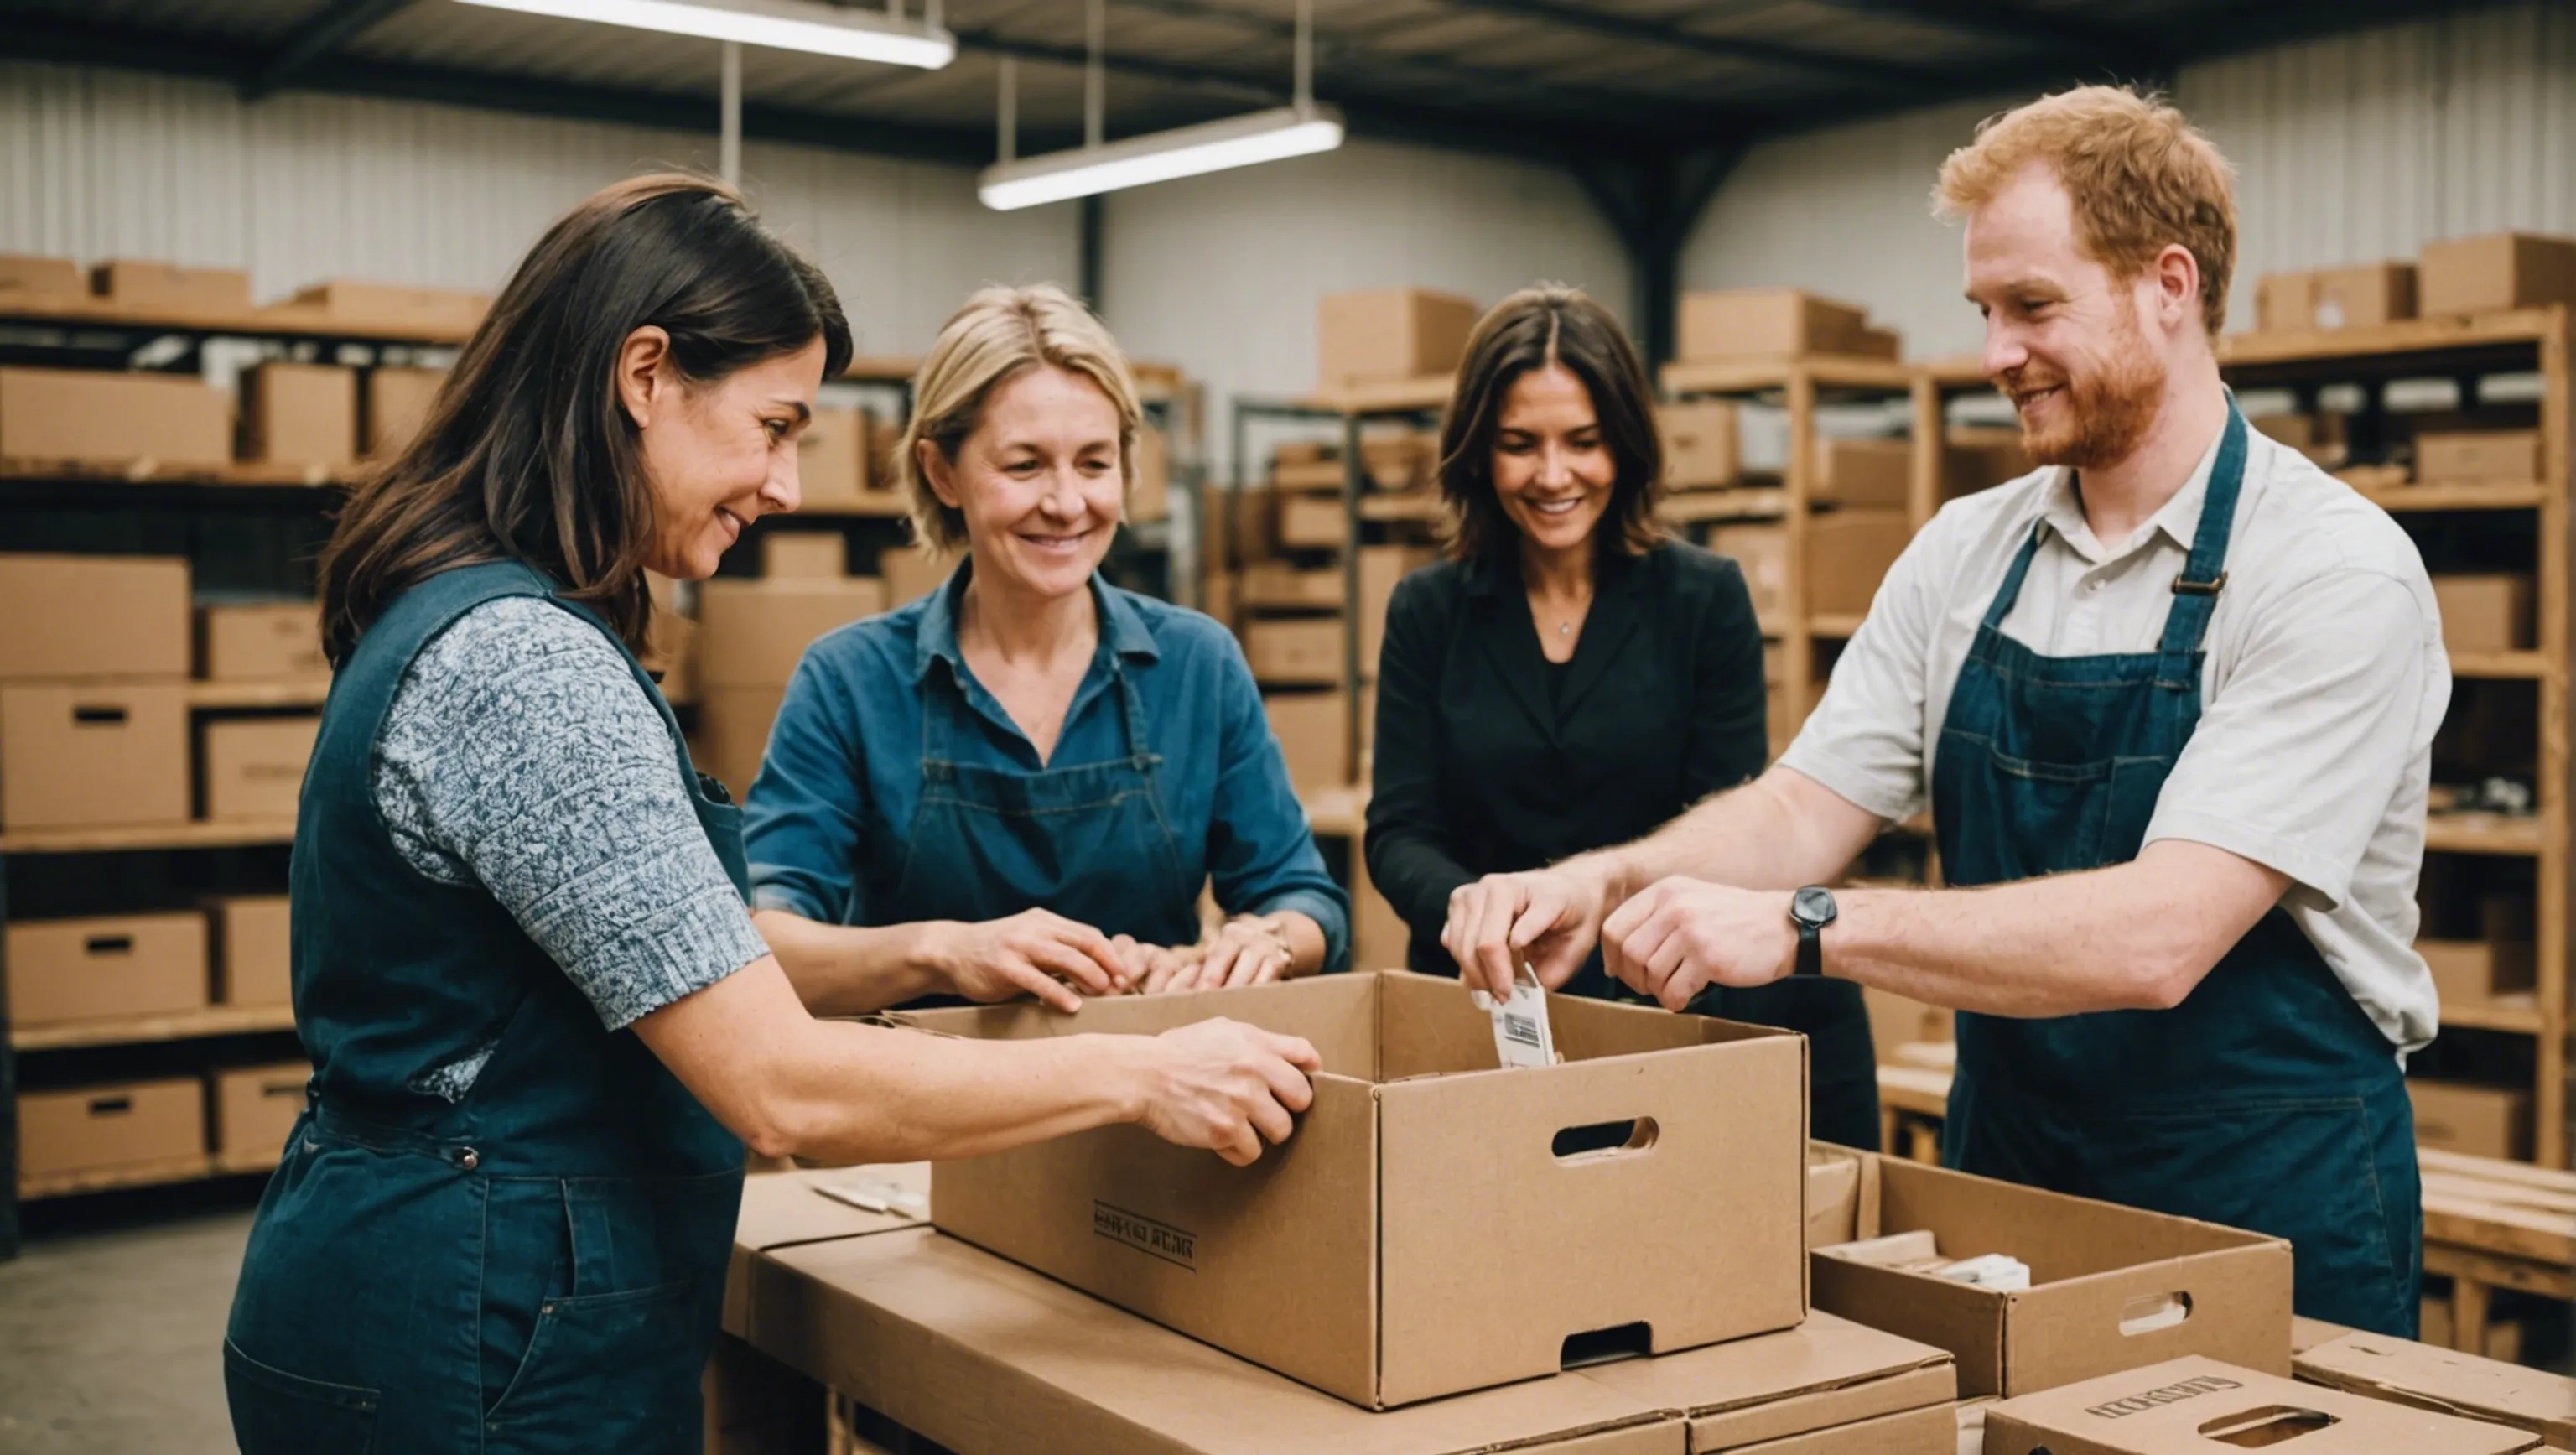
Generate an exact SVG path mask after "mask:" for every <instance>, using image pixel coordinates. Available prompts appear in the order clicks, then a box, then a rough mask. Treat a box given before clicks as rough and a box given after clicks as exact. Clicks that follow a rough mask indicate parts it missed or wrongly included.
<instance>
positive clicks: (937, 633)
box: [744, 563, 1350, 970]
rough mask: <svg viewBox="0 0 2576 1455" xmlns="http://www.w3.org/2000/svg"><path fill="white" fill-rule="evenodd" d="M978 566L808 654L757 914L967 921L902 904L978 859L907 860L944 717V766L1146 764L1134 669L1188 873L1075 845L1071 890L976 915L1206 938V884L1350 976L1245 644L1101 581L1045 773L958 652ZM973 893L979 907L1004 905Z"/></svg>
mask: <svg viewBox="0 0 2576 1455" xmlns="http://www.w3.org/2000/svg"><path fill="white" fill-rule="evenodd" d="M970 570H971V563H970V564H969V566H967V567H961V568H960V569H959V570H958V571H957V572H956V573H955V574H954V575H952V576H951V577H950V578H949V580H948V582H947V584H946V585H944V586H942V587H941V588H940V589H939V590H937V591H933V592H932V593H930V594H929V595H928V596H926V597H923V598H922V599H921V600H919V601H915V602H913V603H911V604H910V605H907V606H903V607H900V608H898V609H896V610H894V611H891V612H888V613H886V614H885V615H882V616H874V617H869V618H868V619H866V620H864V621H858V622H853V623H851V624H850V625H848V626H845V627H842V628H840V629H838V630H836V631H833V632H831V633H829V634H827V635H825V636H823V637H822V638H820V639H818V640H817V641H816V642H815V643H814V644H813V645H812V646H811V647H809V648H807V649H806V652H805V656H804V660H803V661H801V662H800V663H798V664H797V668H796V675H795V677H794V679H793V680H792V681H790V682H789V683H788V685H787V693H786V697H785V700H784V701H783V702H782V703H781V704H780V706H779V710H778V720H777V723H776V725H775V726H774V727H772V728H771V729H770V737H769V751H768V753H767V754H766V755H765V756H764V757H763V759H762V761H761V766H760V776H759V777H758V778H757V779H756V780H755V781H754V782H753V784H752V788H751V793H750V795H749V801H748V803H747V804H746V807H745V820H744V837H745V841H746V847H747V849H748V852H749V856H750V860H751V883H752V891H751V899H752V904H753V906H754V907H755V908H760V909H777V910H785V911H787V912H789V913H791V914H797V915H802V916H804V917H805V918H807V919H812V920H818V921H821V922H823V923H826V924H835V923H837V924H853V925H884V924H896V923H902V922H905V921H908V920H917V919H933V918H952V917H960V916H956V915H951V914H944V913H937V912H932V913H924V912H923V907H922V906H921V905H920V904H918V903H896V902H893V901H894V899H895V898H896V887H897V885H899V884H901V883H903V882H904V880H905V876H906V873H907V871H908V870H909V871H910V872H911V874H912V880H913V883H914V884H915V885H921V884H924V883H931V884H939V883H942V882H944V881H943V879H942V876H950V875H953V876H966V877H971V876H974V875H975V874H976V866H975V865H974V864H972V863H957V864H954V865H950V864H929V865H922V864H913V863H911V862H910V861H911V860H912V858H913V857H914V855H913V834H912V830H913V827H914V824H915V815H916V814H917V813H918V812H919V811H920V809H921V806H922V800H923V796H924V787H925V783H926V781H927V778H928V773H927V771H926V769H925V764H924V759H925V756H926V753H925V749H926V747H927V738H928V736H929V734H930V732H931V731H932V730H933V729H932V723H933V721H934V719H936V720H937V721H938V722H939V723H941V724H945V725H946V726H944V727H942V728H940V729H938V730H939V731H941V732H942V734H943V735H944V736H946V737H947V738H948V741H947V743H946V745H945V750H944V756H945V758H946V759H947V760H949V761H954V762H956V763H959V764H963V765H968V766H971V767H973V768H976V769H981V770H998V771H1000V772H1003V773H1011V772H1018V773H1025V774H1032V775H1034V774H1036V773H1039V772H1042V771H1045V770H1047V769H1050V768H1061V767H1065V766H1068V765H1085V764H1103V763H1111V762H1112V761H1113V760H1121V759H1126V758H1128V757H1129V756H1130V753H1131V747H1130V744H1129V743H1128V741H1127V725H1126V722H1125V713H1124V711H1123V703H1122V697H1121V693H1120V691H1119V683H1118V678H1119V676H1120V675H1121V674H1124V675H1125V677H1126V678H1127V679H1128V681H1129V682H1130V683H1132V685H1133V687H1134V689H1135V691H1136V694H1137V697H1138V699H1139V702H1140V705H1141V707H1142V709H1143V713H1142V718H1143V730H1144V733H1145V736H1146V738H1147V741H1146V742H1145V743H1144V744H1141V745H1138V749H1139V750H1141V751H1145V752H1150V753H1151V754H1153V755H1156V756H1157V757H1159V759H1160V762H1159V764H1158V766H1157V767H1156V768H1155V769H1154V774H1153V777H1154V786H1155V793H1156V795H1157V797H1158V799H1159V813H1160V818H1161V827H1162V829H1163V830H1164V831H1166V832H1168V834H1169V836H1170V839H1171V846H1172V849H1173V851H1174V852H1173V855H1172V858H1173V859H1175V860H1176V861H1177V863H1176V865H1175V866H1173V867H1176V868H1177V875H1175V874H1174V873H1172V872H1171V871H1170V869H1169V868H1166V867H1163V866H1160V865H1157V864H1155V863H1152V862H1148V858H1149V856H1133V857H1126V856H1112V857H1110V858H1108V859H1107V861H1104V859H1103V857H1102V856H1098V855H1086V854H1084V853H1081V852H1078V851H1077V847H1078V846H1075V845H1073V844H1071V843H1068V845H1067V849H1068V852H1067V853H1066V854H1065V855H1064V856H1063V859H1062V862H1061V863H1060V864H1059V865H1058V866H1057V867H1056V870H1055V872H1056V873H1057V874H1058V875H1059V876H1060V887H1059V888H1058V889H1057V890H1056V891H1054V892H1052V893H1050V894H1045V895H1040V896H1038V897H1036V898H1035V899H1034V901H1033V902H1031V903H1017V902H998V903H986V904H984V905H982V906H980V907H981V908H984V909H987V910H989V911H991V913H988V914H986V915H984V916H983V917H988V918H989V917H999V916H1000V915H1005V914H1011V913H1016V912H1017V911H1019V910H1021V909H1028V908H1054V909H1059V912H1062V910H1061V905H1062V904H1064V903H1069V902H1073V901H1081V902H1085V903H1087V904H1090V905H1103V904H1106V905H1110V906H1113V907H1114V908H1113V909H1112V910H1111V911H1110V912H1107V913H1100V914H1096V915H1092V916H1083V915H1075V916H1073V917H1075V918H1088V919H1089V920H1090V922H1091V923H1093V924H1095V925H1096V926H1097V927H1098V928H1099V929H1100V930H1102V931H1103V932H1105V933H1108V934H1112V935H1116V934H1130V935H1134V936H1135V937H1136V938H1138V939H1140V940H1145V941H1148V942H1150V943H1155V944H1188V943H1191V942H1193V941H1195V940H1196V939H1197V938H1198V933H1199V931H1198V911H1197V897H1198V890H1199V887H1200V886H1201V885H1202V884H1206V883H1208V882H1209V881H1210V880H1211V879H1212V880H1213V887H1214V890H1215V895H1216V902H1217V904H1218V906H1219V907H1220V908H1222V909H1224V910H1225V911H1226V912H1228V913H1230V914H1238V913H1239V914H1270V913H1274V912H1277V911H1281V910H1296V911H1298V912H1299V913H1302V914H1304V915H1306V916H1308V917H1309V918H1311V919H1313V920H1314V921H1315V923H1316V924H1317V925H1319V926H1321V927H1322V929H1323V932H1324V944H1325V966H1326V968H1327V969H1332V970H1339V969H1342V968H1344V966H1345V965H1346V964H1347V963H1348V959H1349V954H1350V901H1349V898H1348V897H1347V896H1346V895H1345V894H1344V893H1343V891H1342V889H1341V886H1339V885H1338V884H1335V883H1334V882H1333V879H1332V876H1330V875H1329V874H1327V873H1326V872H1325V871H1324V861H1323V856H1322V855H1321V854H1320V853H1318V852H1317V851H1316V848H1315V841H1314V837H1313V835H1312V834H1311V833H1309V832H1308V830H1307V827H1306V816H1305V811H1304V810H1303V809H1302V808H1301V807H1300V806H1299V805H1298V802H1297V796H1296V793H1295V791H1294V790H1293V789H1291V788H1290V787H1289V783H1288V767H1287V763H1286V760H1285V759H1283V758H1282V757H1281V755H1280V751H1279V743H1278V740H1277V739H1276V738H1274V737H1273V736H1271V733H1270V725H1269V720H1268V718H1267V717H1266V716H1264V714H1263V712H1262V708H1261V693H1260V689H1259V688H1258V687H1256V686H1255V685H1254V683H1253V680H1252V670H1251V668H1250V667H1249V666H1248V665H1246V663H1245V662H1244V659H1243V652H1242V649H1241V648H1240V647H1239V646H1237V645H1236V643H1235V640H1234V638H1233V636H1232V635H1231V634H1229V633H1228V632H1227V631H1226V630H1225V628H1224V627H1222V626H1220V625H1218V624H1217V623H1216V622H1215V621H1214V620H1212V619H1210V618H1209V617H1206V616H1203V615H1201V614H1199V613H1198V612H1195V611H1189V610H1185V609H1183V608H1180V607H1176V606H1172V605H1169V604H1167V603H1164V602H1160V601H1156V600H1153V599H1152V598H1150V597H1144V596H1138V595H1136V594H1134V593H1132V592H1128V591H1122V590H1119V589H1118V588H1116V587H1113V586H1110V585H1108V584H1107V583H1106V582H1104V581H1101V580H1100V579H1098V578H1097V577H1095V578H1094V579H1093V582H1092V599H1093V600H1094V602H1095V603H1097V605H1098V608H1099V612H1100V649H1099V653H1098V655H1097V656H1096V657H1095V658H1094V659H1093V661H1092V664H1091V668H1090V670H1089V671H1088V672H1086V673H1085V674H1084V676H1083V679H1082V683H1081V685H1080V686H1079V687H1078V688H1077V689H1076V690H1075V692H1074V697H1073V704H1072V706H1071V708H1070V709H1068V711H1067V712H1066V715H1065V722H1064V728H1063V730H1062V732H1061V733H1060V734H1059V735H1058V738H1057V741H1056V748H1055V754H1054V757H1053V758H1052V759H1051V760H1047V761H1045V762H1042V761H1041V760H1040V758H1039V756H1038V752H1037V749H1036V747H1035V745H1033V744H1032V743H1030V742H1029V740H1028V738H1027V736H1026V735H1024V734H1023V733H1022V732H1021V731H1020V730H1019V728H1018V726H1017V725H1016V724H1014V723H1013V722H1012V721H1011V717H1010V714H1009V713H1008V712H1007V711H1005V710H1004V709H1003V707H1002V705H1001V703H1000V701H999V700H998V699H996V698H995V697H994V696H993V694H992V693H991V692H990V691H989V690H988V689H986V688H985V686H984V685H983V684H982V683H981V682H978V681H977V680H975V674H974V672H973V671H972V670H971V669H970V668H968V666H967V665H966V659H965V656H964V654H963V652H961V651H960V650H959V647H958V644H957V608H958V603H959V601H960V599H961V598H962V596H963V593H964V591H965V589H966V582H967V579H968V573H969V571H970ZM945 882H955V881H953V880H950V881H945ZM963 888H964V890H965V892H966V894H967V897H969V898H970V899H971V898H974V897H975V896H977V895H980V894H988V893H989V891H988V890H986V889H984V888H983V887H981V886H975V885H966V886H963ZM1050 900H1055V901H1057V902H1056V903H1050V902H1049V901H1050ZM1103 921H1107V922H1103Z"/></svg>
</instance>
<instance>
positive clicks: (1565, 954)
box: [1440, 860, 1609, 999]
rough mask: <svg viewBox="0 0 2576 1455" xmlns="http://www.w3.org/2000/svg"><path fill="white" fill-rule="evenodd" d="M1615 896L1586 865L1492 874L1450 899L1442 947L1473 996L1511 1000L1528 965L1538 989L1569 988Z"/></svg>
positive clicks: (1578, 863) (1571, 862)
mask: <svg viewBox="0 0 2576 1455" xmlns="http://www.w3.org/2000/svg"><path fill="white" fill-rule="evenodd" d="M1608 898H1609V887H1608V885H1607V884H1606V882H1605V881H1604V876H1603V875H1602V874H1601V873H1600V872H1599V871H1598V870H1597V869H1593V868H1590V867H1588V866H1587V865H1586V864H1585V862H1584V861H1582V860H1568V861H1567V862H1565V863H1563V864H1559V865H1557V866H1556V867H1554V868H1552V869H1534V870H1531V871H1529V872H1527V873H1522V874H1488V875H1486V876H1485V877H1484V878H1482V879H1479V880H1477V881H1476V882H1475V883H1473V884H1462V885H1460V886H1458V888H1457V889H1456V890H1455V891H1453V892H1452V893H1451V894H1450V896H1449V920H1448V923H1446V924H1444V925H1442V926H1441V929H1440V947H1441V948H1442V949H1444V950H1447V951H1448V952H1449V958H1450V959H1452V960H1455V961H1457V962H1458V978H1459V980H1461V981H1462V982H1464V983H1465V985H1466V987H1467V988H1468V989H1469V990H1481V991H1484V992H1485V993H1486V994H1488V995H1491V996H1493V997H1495V998H1496V999H1508V998H1510V996H1511V993H1512V979H1513V974H1514V971H1515V968H1516V967H1517V966H1518V965H1519V964H1520V962H1521V961H1523V960H1527V961H1528V962H1529V964H1530V968H1531V969H1532V970H1534V971H1536V972H1537V973H1538V980H1539V984H1541V985H1544V986H1546V987H1547V988H1548V989H1550V990H1558V989H1562V988H1563V987H1564V985H1565V982H1567V981H1568V980H1571V979H1573V978H1574V972H1575V971H1577V970H1580V969H1582V968H1583V960H1584V957H1585V956H1587V955H1590V954H1591V953H1592V946H1593V945H1594V943H1595V942H1597V941H1598V940H1599V939H1600V938H1601V916H1602V914H1603V912H1604V911H1605V910H1606V909H1607V908H1608V905H1607V901H1608Z"/></svg>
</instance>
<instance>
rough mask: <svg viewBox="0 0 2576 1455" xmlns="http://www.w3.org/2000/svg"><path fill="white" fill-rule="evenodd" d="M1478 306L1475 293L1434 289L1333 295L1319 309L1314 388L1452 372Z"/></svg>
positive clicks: (1464, 349) (1472, 327)
mask: <svg viewBox="0 0 2576 1455" xmlns="http://www.w3.org/2000/svg"><path fill="white" fill-rule="evenodd" d="M1479 312H1480V310H1479V309H1478V308H1477V307H1476V302H1475V300H1474V299H1472V298H1461V297H1459V296H1458V295H1457V294H1454V293H1436V292H1433V291H1432V290H1430V289H1428V288H1375V289H1370V290H1368V291H1366V292H1360V293H1327V294H1325V295H1324V297H1323V299H1322V301H1321V302H1319V303H1318V304H1317V305H1316V308H1315V383H1316V387H1318V388H1321V389H1324V390H1326V391H1330V390H1335V389H1341V388H1346V387H1348V386H1350V385H1352V384H1360V383H1368V382H1372V381H1377V380H1385V379H1414V378H1419V377H1421V376H1423V375H1426V374H1446V373H1449V372H1450V371H1452V370H1454V369H1456V368H1457V367H1458V363H1459V360H1461V359H1462V358H1464V357H1465V356H1466V353H1467V335H1469V334H1470V333H1473V332H1474V331H1475V328H1476V319H1477V316H1478V314H1479Z"/></svg>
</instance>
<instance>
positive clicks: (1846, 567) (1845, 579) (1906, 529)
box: [1807, 510, 1914, 616]
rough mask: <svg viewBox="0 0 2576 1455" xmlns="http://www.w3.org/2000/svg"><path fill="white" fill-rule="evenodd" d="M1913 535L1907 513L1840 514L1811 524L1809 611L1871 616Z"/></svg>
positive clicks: (1808, 557)
mask: <svg viewBox="0 0 2576 1455" xmlns="http://www.w3.org/2000/svg"><path fill="white" fill-rule="evenodd" d="M1913 534H1914V528H1913V526H1912V525H1911V524H1909V523H1908V522H1907V520H1906V516H1905V512H1904V511H1901V510H1837V511H1834V512H1832V513H1831V514H1827V515H1819V516H1817V517H1816V518H1815V519H1813V520H1811V521H1809V522H1807V610H1808V611H1810V612H1812V613H1814V614H1816V615H1818V616H1825V615H1836V614H1841V615H1853V616H1857V615H1860V614H1861V613H1863V612H1866V611H1868V610H1869V603H1870V598H1871V597H1874V596H1876V595H1877V594H1878V583H1879V582H1881V581H1883V580H1885V579H1886V578H1887V568H1888V567H1890V566H1893V565H1895V564H1896V558H1897V557H1898V556H1901V555H1903V554H1905V543H1906V542H1907V541H1908V540H1910V539H1912V537H1913Z"/></svg>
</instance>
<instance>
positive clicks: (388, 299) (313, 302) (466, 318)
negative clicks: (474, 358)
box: [273, 278, 492, 334]
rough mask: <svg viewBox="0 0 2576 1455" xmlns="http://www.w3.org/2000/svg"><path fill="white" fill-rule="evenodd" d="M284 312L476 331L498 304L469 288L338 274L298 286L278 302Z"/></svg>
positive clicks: (370, 324) (384, 327)
mask: <svg viewBox="0 0 2576 1455" xmlns="http://www.w3.org/2000/svg"><path fill="white" fill-rule="evenodd" d="M273 306H274V307H275V308H277V309H279V310H282V311H291V312H296V313H311V314H315V315H318V316H320V317H323V318H327V319H329V320H330V321H332V322H333V323H337V324H342V325H345V326H348V327H352V328H371V329H377V330H380V331H382V332H385V333H390V334H400V333H403V332H406V331H420V332H425V333H436V334H448V333H471V332H473V331H474V328H475V326H476V325H478V324H480V323H481V322H482V321H483V315H484V313H485V312H486V311H488V310H489V309H490V308H491V306H492V299H491V295H489V294H485V293H477V292H474V291H472V290H471V289H466V288H409V287H404V286H401V285H399V284H394V283H365V282H359V281H355V280H352V279H348V278H333V279H331V280H329V281H327V282H322V283H315V284H312V285H311V286H309V287H305V288H301V289H298V290H296V294H295V296H294V297H293V298H291V299H289V300H287V301H286V302H285V303H282V304H276V305H273Z"/></svg>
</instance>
